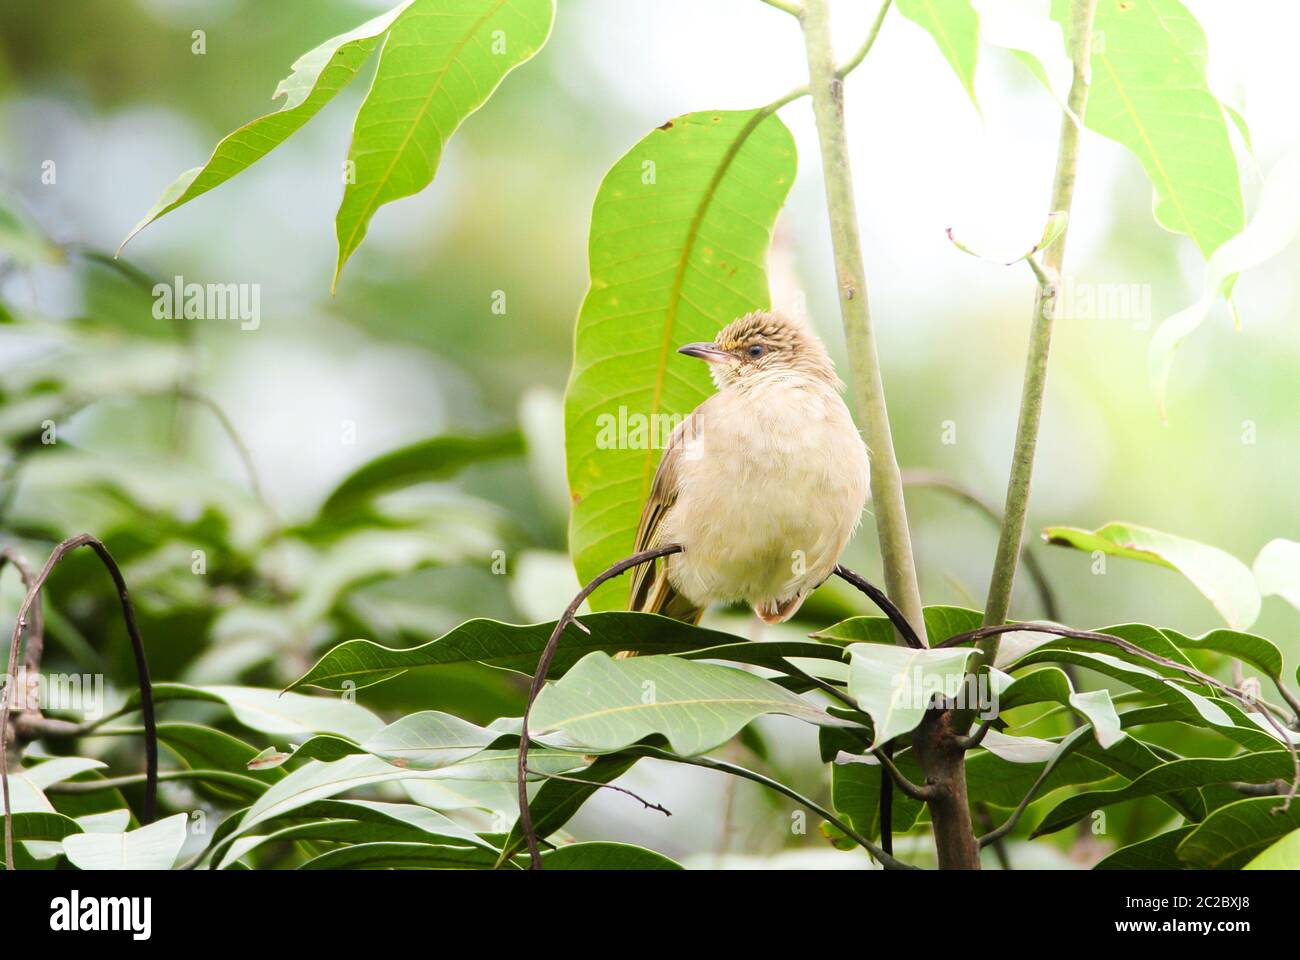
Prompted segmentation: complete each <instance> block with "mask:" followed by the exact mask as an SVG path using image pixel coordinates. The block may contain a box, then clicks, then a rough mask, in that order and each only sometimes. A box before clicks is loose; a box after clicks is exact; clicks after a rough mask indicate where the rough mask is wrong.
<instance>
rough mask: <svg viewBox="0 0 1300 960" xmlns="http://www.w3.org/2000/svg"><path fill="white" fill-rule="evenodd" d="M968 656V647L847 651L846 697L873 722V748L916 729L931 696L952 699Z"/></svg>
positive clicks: (867, 646)
mask: <svg viewBox="0 0 1300 960" xmlns="http://www.w3.org/2000/svg"><path fill="white" fill-rule="evenodd" d="M974 652H975V649H974V648H973V647H970V648H966V647H957V648H953V647H946V648H944V649H941V650H913V649H911V648H909V647H899V646H885V645H880V644H866V643H855V644H854V645H853V646H851V647H849V655H850V657H851V659H850V661H849V664H850V665H849V693H850V694H852V695H853V699H855V700H856V701H857V702H858V706H859V707H861V708H862V710H863V711H865V712H866V713H868V714H869V715H870V716H871V719H872V720H873V721H874V722H875V727H876V739H875V745H876V746H879V745H880V744H884V743H888V742H889V741H890V740H892V739H893V738H894V737H896V736H898V735H899V734H902V733H907V732H908V731H909V730H914V729H916V727H917V725H918V724H919V723H920V722H921V720H922V719H923V718H924V717H925V711H926V708H927V707H929V705H930V700H931V699H932V697H933V696H934V695H936V694H938V695H941V696H944V697H953V696H956V694H957V691H958V690H959V689H960V688H961V686H962V683H963V682H964V680H965V678H966V660H967V659H968V658H969V657H970V655H971V654H972V653H974Z"/></svg>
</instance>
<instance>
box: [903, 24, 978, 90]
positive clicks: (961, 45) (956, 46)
mask: <svg viewBox="0 0 1300 960" xmlns="http://www.w3.org/2000/svg"><path fill="white" fill-rule="evenodd" d="M897 6H898V12H899V13H901V14H902V15H903V16H905V17H907V19H909V20H912V21H914V22H915V23H917V24H919V25H920V26H922V27H924V28H925V30H926V31H927V32H928V33H929V34H930V36H932V37H934V42H935V43H937V44H938V45H939V50H940V52H941V53H942V54H943V57H944V59H945V60H947V61H948V65H949V66H950V67H952V69H953V72H954V73H955V74H957V79H958V80H960V81H961V85H962V87H963V88H964V89H965V90H966V95H967V96H969V97H970V99H971V103H975V104H976V105H977V106H978V102H977V101H976V99H975V63H976V60H977V59H978V57H979V40H980V19H979V14H977V13H976V12H975V8H974V7H972V6H971V2H970V0H898V2H897Z"/></svg>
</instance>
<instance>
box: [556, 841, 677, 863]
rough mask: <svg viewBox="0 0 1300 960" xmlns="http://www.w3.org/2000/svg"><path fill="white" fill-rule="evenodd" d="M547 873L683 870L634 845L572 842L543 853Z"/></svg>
mask: <svg viewBox="0 0 1300 960" xmlns="http://www.w3.org/2000/svg"><path fill="white" fill-rule="evenodd" d="M542 865H543V867H544V868H545V869H547V870H681V869H682V865H681V864H680V863H677V862H676V861H673V860H670V859H668V858H667V857H665V856H664V855H663V854H662V853H656V852H655V851H653V850H647V849H646V848H645V847H636V846H633V845H632V844H630V843H606V842H603V841H602V842H593V843H571V844H566V845H565V846H562V847H557V848H556V849H554V850H548V851H547V852H546V853H543V854H542Z"/></svg>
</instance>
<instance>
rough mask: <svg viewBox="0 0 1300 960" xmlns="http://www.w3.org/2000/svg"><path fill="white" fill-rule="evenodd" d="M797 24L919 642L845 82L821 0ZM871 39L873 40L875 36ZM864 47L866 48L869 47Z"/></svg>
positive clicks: (862, 389) (904, 602)
mask: <svg viewBox="0 0 1300 960" xmlns="http://www.w3.org/2000/svg"><path fill="white" fill-rule="evenodd" d="M881 20H883V12H882V14H881V15H880V16H879V17H878V18H877V21H878V23H877V30H878V26H879V22H880V21H881ZM801 22H802V24H803V34H804V48H805V51H806V53H807V58H808V76H809V87H810V89H811V90H812V99H813V113H814V114H815V115H816V118H817V135H818V139H819V141H820V144H821V155H822V173H823V178H824V180H825V182H826V206H827V212H828V214H829V219H830V228H831V243H832V246H833V248H834V252H835V273H836V278H837V287H838V292H839V302H840V315H841V319H842V320H843V324H844V336H845V340H846V342H847V346H848V353H849V361H850V367H851V369H852V378H851V379H852V380H853V396H854V401H855V406H856V408H857V413H858V419H859V421H860V425H861V427H862V432H863V434H864V436H865V438H866V442H867V447H868V449H869V450H870V451H871V489H872V499H873V502H874V503H875V515H876V530H877V533H878V534H879V536H880V551H881V556H882V558H883V560H884V567H885V589H886V592H887V593H888V594H889V596H890V598H891V599H892V600H893V601H894V602H895V603H896V604H897V605H898V606H899V608H900V609H901V610H902V612H903V614H904V616H905V618H906V619H907V620H908V621H909V622H910V623H912V624H914V625H916V627H917V631H918V634H919V636H920V637H921V639H922V642H924V636H925V624H924V622H923V620H922V617H921V594H920V591H919V590H918V588H917V581H916V565H915V561H914V560H913V557H912V541H911V535H910V533H909V532H908V527H907V511H906V508H905V507H904V504H903V484H902V479H901V477H900V476H899V470H898V460H897V458H896V455H895V453H894V441H893V437H892V435H891V433H890V427H889V411H888V408H887V406H886V403H885V387H884V381H883V379H882V378H881V375H880V361H879V358H878V356H877V352H876V341H875V336H874V334H873V332H872V328H871V316H870V312H869V310H868V306H867V290H866V276H865V270H864V267H863V262H862V244H861V240H860V238H859V236H858V215H857V206H856V203H855V201H854V198H853V177H852V174H851V168H850V163H849V150H848V138H847V135H846V133H845V129H844V82H843V78H842V77H841V76H840V75H839V74H838V73H837V72H836V69H835V66H834V63H833V60H832V58H833V53H832V51H831V30H830V15H829V12H828V10H827V0H807V2H806V3H805V4H804V13H803V17H802V18H801ZM869 40H870V41H871V42H873V41H874V35H873V37H872V38H869ZM867 49H868V50H869V49H870V42H869V43H868V45H867ZM864 56H865V53H864Z"/></svg>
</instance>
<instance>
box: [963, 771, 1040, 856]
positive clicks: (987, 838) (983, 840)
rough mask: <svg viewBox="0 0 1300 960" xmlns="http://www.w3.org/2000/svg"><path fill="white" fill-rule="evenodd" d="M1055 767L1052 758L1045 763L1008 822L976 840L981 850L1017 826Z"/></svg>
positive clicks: (1008, 818)
mask: <svg viewBox="0 0 1300 960" xmlns="http://www.w3.org/2000/svg"><path fill="white" fill-rule="evenodd" d="M1054 769H1055V767H1054V765H1053V764H1052V762H1051V761H1050V760H1049V761H1048V762H1047V763H1045V764H1043V772H1042V773H1040V774H1039V775H1038V779H1037V780H1035V781H1034V783H1033V786H1031V787H1030V788H1029V792H1028V793H1026V794H1025V796H1024V799H1022V800H1021V801H1020V803H1019V804H1018V805H1017V806H1016V809H1015V810H1013V811H1011V816H1009V817H1007V819H1006V822H1005V823H1003V824H1002V826H1000V827H998V828H997V829H995V830H990V831H989V832H988V833H986V834H984V836H982V837H980V838H979V840H978V841H976V842H977V843H978V844H979V848H980V849H981V850H983V849H984V848H985V847H987V846H988V845H989V844H990V843H997V842H998V841H999V840H1001V839H1002V838H1003V837H1005V836H1006V835H1007V834H1008V833H1010V832H1011V831H1012V830H1014V829H1015V828H1016V824H1017V823H1019V822H1020V818H1021V816H1023V815H1024V812H1025V810H1027V809H1028V808H1029V804H1030V803H1032V802H1033V799H1034V796H1035V795H1036V794H1037V793H1038V791H1039V790H1041V789H1042V787H1043V784H1044V783H1046V782H1047V778H1048V777H1049V776H1050V775H1051V773H1052V771H1053V770H1054Z"/></svg>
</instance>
